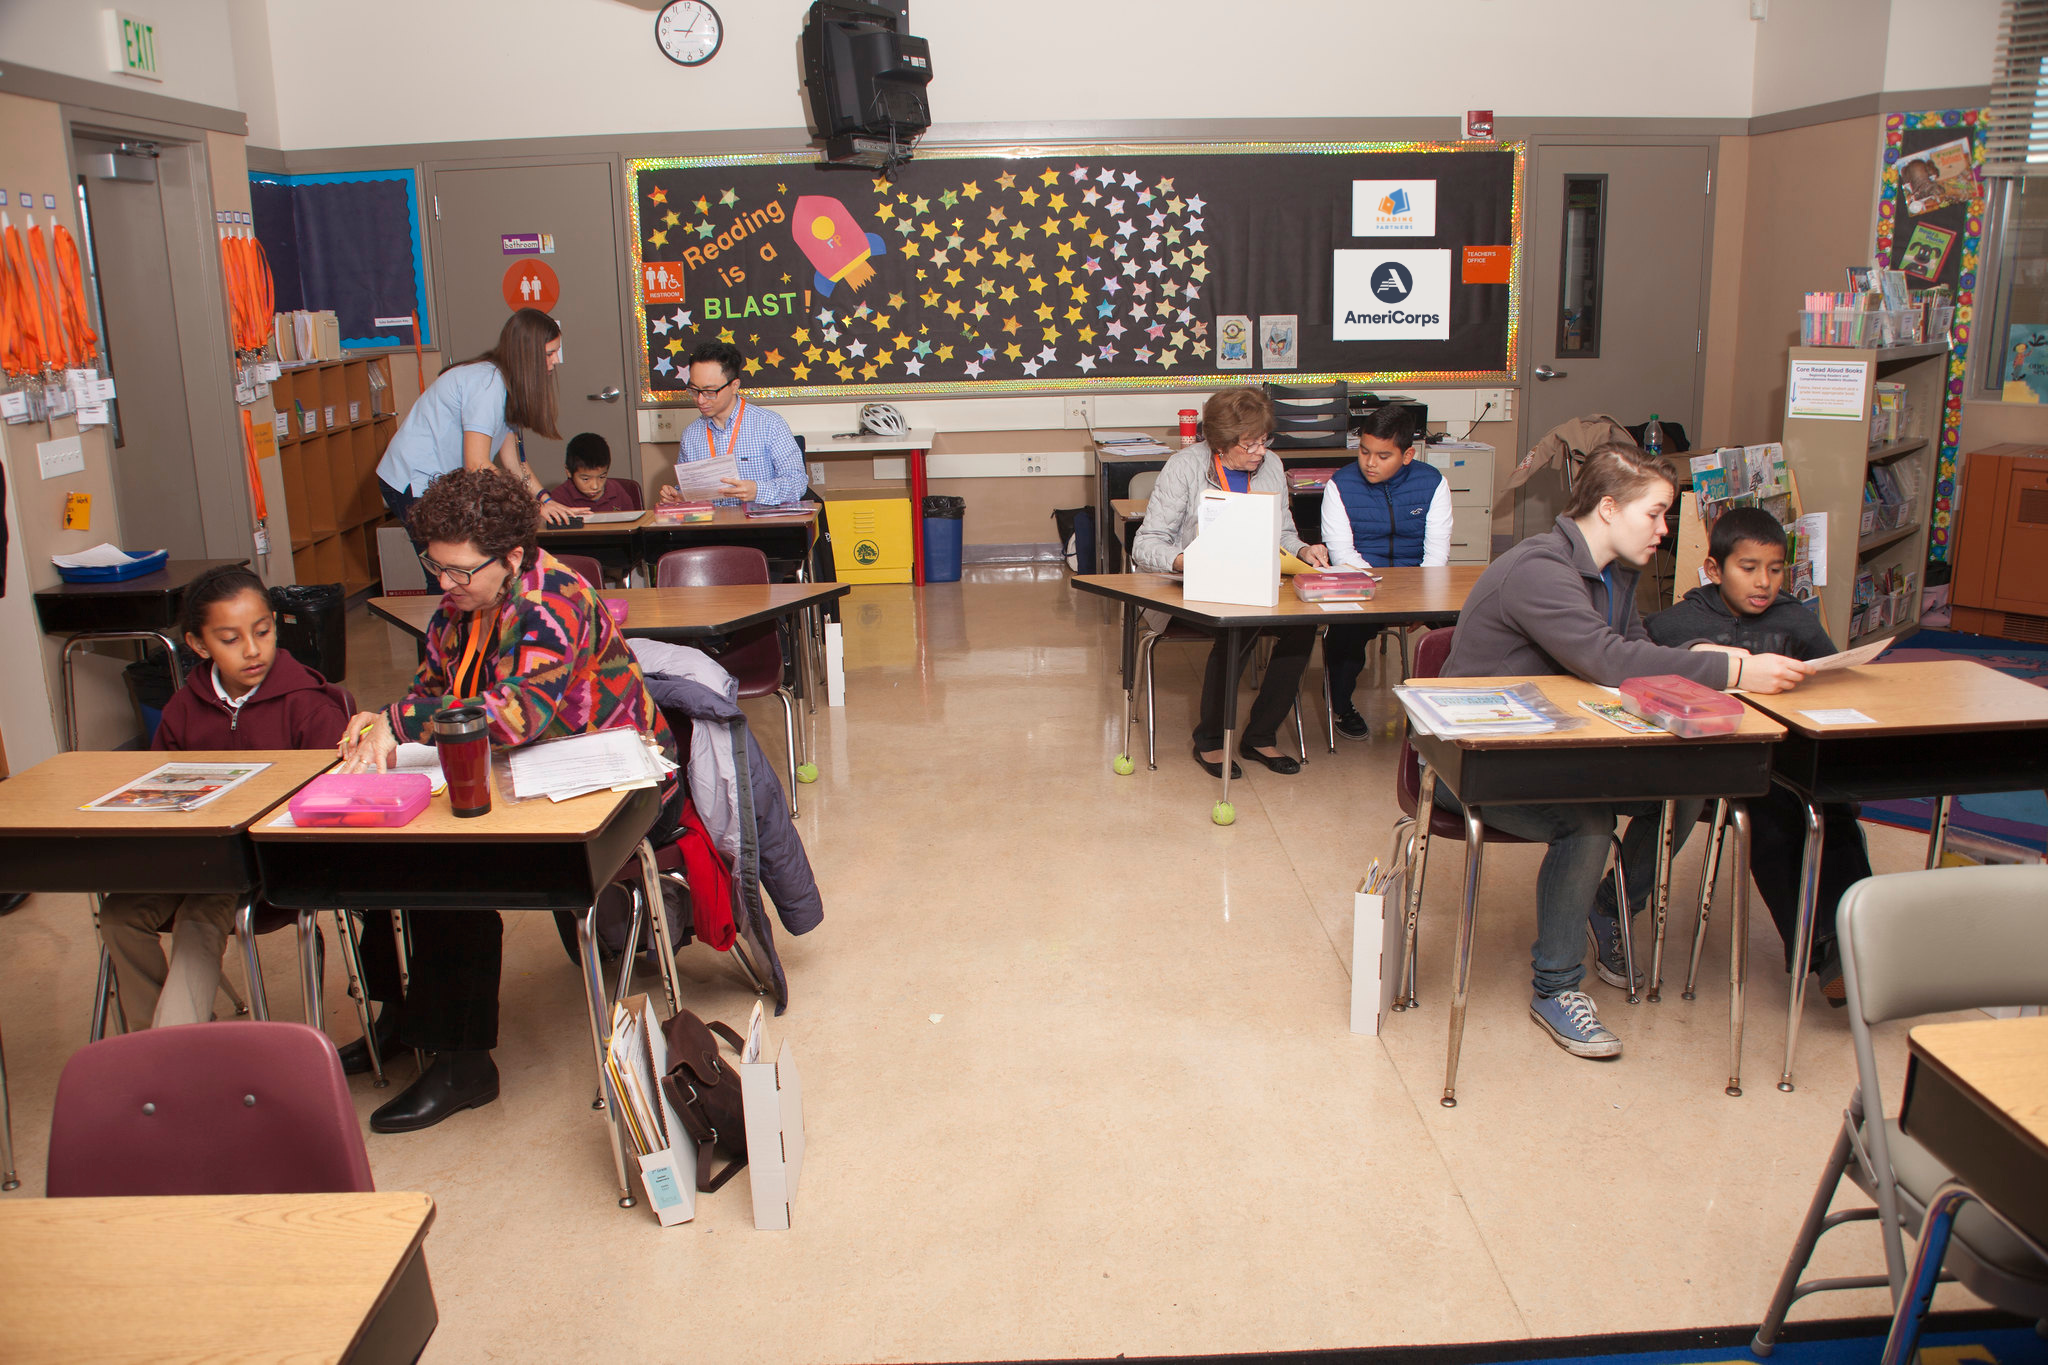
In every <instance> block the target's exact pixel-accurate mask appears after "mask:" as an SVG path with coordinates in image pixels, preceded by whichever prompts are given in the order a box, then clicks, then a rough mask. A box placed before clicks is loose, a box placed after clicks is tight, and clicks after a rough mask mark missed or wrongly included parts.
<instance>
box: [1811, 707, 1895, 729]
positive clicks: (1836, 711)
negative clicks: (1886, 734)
mask: <svg viewBox="0 0 2048 1365" xmlns="http://www.w3.org/2000/svg"><path fill="white" fill-rule="evenodd" d="M1799 714H1800V715H1802V716H1805V717H1806V718H1807V719H1808V720H1810V721H1812V722H1813V723H1814V724H1816V725H1875V724H1877V720H1876V718H1875V717H1872V716H1866V715H1864V714H1863V713H1862V712H1861V711H1858V710H1856V709H1855V708H1854V707H1850V706H1838V707H1833V708H1831V709H1828V710H1823V711H1801V712H1800V713H1799Z"/></svg>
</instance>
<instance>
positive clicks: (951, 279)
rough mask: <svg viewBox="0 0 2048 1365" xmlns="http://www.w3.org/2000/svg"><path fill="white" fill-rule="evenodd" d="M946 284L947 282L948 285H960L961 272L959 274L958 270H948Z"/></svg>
mask: <svg viewBox="0 0 2048 1365" xmlns="http://www.w3.org/2000/svg"><path fill="white" fill-rule="evenodd" d="M945 282H946V283H947V284H958V283H960V272H959V271H957V270H948V271H947V272H946V280H945Z"/></svg>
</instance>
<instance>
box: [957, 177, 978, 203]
mask: <svg viewBox="0 0 2048 1365" xmlns="http://www.w3.org/2000/svg"><path fill="white" fill-rule="evenodd" d="M960 193H961V195H962V197H964V198H967V199H975V198H979V197H980V195H981V186H980V184H979V183H977V182H976V181H973V180H970V181H968V182H967V183H966V184H965V185H962V186H961V187H960Z"/></svg>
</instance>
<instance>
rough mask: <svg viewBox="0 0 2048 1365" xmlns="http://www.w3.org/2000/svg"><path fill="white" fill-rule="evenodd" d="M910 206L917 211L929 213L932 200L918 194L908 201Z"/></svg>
mask: <svg viewBox="0 0 2048 1365" xmlns="http://www.w3.org/2000/svg"><path fill="white" fill-rule="evenodd" d="M910 207H912V208H914V209H916V210H917V211H918V212H919V213H930V212H931V211H932V201H931V200H929V199H927V198H925V197H924V196H923V195H919V196H918V197H917V198H915V199H913V200H911V201H910Z"/></svg>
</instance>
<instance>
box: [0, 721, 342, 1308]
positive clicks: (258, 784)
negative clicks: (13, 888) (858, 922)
mask: <svg viewBox="0 0 2048 1365" xmlns="http://www.w3.org/2000/svg"><path fill="white" fill-rule="evenodd" d="M166 763H268V764H269V765H270V766H269V767H268V768H267V769H265V770H264V771H262V772H260V773H258V774H256V776H254V777H252V778H250V779H249V780H248V781H247V782H244V783H243V784H242V785H241V786H239V787H237V788H235V789H234V790H233V791H231V792H227V793H226V794H224V795H221V796H218V797H215V798H214V799H213V800H212V801H209V802H207V803H206V804H205V805H203V806H201V807H200V808H199V809H198V810H191V811H82V810H80V809H78V808H79V807H80V806H82V805H84V804H85V803H86V802H88V801H96V800H98V799H99V798H100V797H102V796H105V795H106V794H107V793H108V792H111V791H114V790H116V789H118V788H120V787H122V786H125V785H126V784H127V783H130V782H133V781H134V780H135V779H136V778H138V777H141V776H142V775H143V774H145V773H148V772H153V771H155V770H156V769H158V768H161V767H162V766H163V765H164V764H166ZM333 764H334V754H333V752H332V751H331V750H327V749H284V750H275V751H272V750H249V749H245V750H240V751H214V750H191V751H187V752H183V753H157V752H154V751H151V750H139V749H124V750H118V751H96V750H87V751H80V752H74V753H64V754H57V755H55V756H54V757H51V758H46V759H44V760H43V761H42V762H41V763H38V764H36V766H35V767H33V768H30V769H29V770H28V771H27V772H23V773H17V774H15V775H14V776H13V777H11V778H9V779H8V780H7V781H5V782H0V829H5V830H7V831H8V832H9V833H13V834H51V835H60V834H134V835H139V836H145V837H146V836H149V835H182V836H187V837H189V836H191V835H195V834H223V835H225V834H233V833H235V832H236V831H238V830H242V829H245V828H247V827H248V826H249V825H250V824H251V823H252V822H253V821H255V820H256V819H257V818H258V817H259V816H261V815H262V814H263V813H264V812H265V811H268V810H270V809H271V808H272V807H273V806H276V805H277V804H278V803H279V802H281V801H283V800H285V799H286V798H287V797H289V796H290V795H291V794H292V793H293V792H295V791H297V790H298V789H299V788H301V787H303V786H305V785H306V783H308V782H310V781H312V780H313V778H314V777H316V776H317V775H319V774H320V773H322V772H325V771H326V770H327V769H328V768H329V767H331V766H333ZM0 1283H4V1281H0ZM0 1316H4V1314H0Z"/></svg>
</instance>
